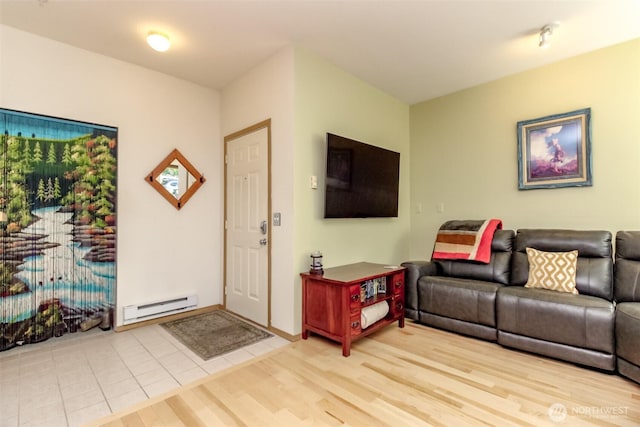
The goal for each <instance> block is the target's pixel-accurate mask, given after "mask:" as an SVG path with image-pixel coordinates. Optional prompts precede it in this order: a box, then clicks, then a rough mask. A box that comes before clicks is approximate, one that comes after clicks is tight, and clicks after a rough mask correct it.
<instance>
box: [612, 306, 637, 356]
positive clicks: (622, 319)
mask: <svg viewBox="0 0 640 427" xmlns="http://www.w3.org/2000/svg"><path fill="white" fill-rule="evenodd" d="M616 351H617V354H618V356H619V357H621V358H623V359H625V360H626V361H628V362H631V363H633V364H635V365H637V366H640V302H623V303H620V304H618V305H617V307H616Z"/></svg>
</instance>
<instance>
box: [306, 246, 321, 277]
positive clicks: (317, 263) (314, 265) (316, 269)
mask: <svg viewBox="0 0 640 427" xmlns="http://www.w3.org/2000/svg"><path fill="white" fill-rule="evenodd" d="M309 273H311V274H323V273H324V270H323V269H322V253H321V252H320V251H315V252H312V253H311V269H310V270H309Z"/></svg>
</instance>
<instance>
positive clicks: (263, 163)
mask: <svg viewBox="0 0 640 427" xmlns="http://www.w3.org/2000/svg"><path fill="white" fill-rule="evenodd" d="M270 126H271V123H270V121H269V120H267V121H265V122H262V123H259V124H257V125H255V126H252V127H250V128H247V129H244V130H242V131H240V132H236V133H234V134H232V135H229V136H227V137H225V139H224V141H225V163H226V164H225V186H226V189H225V194H226V196H225V260H226V261H225V279H226V283H225V286H226V288H225V292H226V294H225V305H226V308H227V310H229V311H231V312H234V313H236V314H238V315H240V316H242V317H244V318H247V319H250V320H252V321H254V322H256V323H258V324H260V325H263V326H269V277H270V274H269V268H270V266H269V251H270V231H271V227H270V223H269V215H270V206H269V138H270V129H271V127H270Z"/></svg>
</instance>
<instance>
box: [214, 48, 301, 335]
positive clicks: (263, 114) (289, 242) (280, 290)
mask: <svg viewBox="0 0 640 427" xmlns="http://www.w3.org/2000/svg"><path fill="white" fill-rule="evenodd" d="M293 56H294V52H293V49H292V48H285V49H283V50H282V51H280V52H278V53H277V54H275V55H274V56H272V57H271V58H269V59H268V60H266V61H265V62H264V63H262V64H260V65H259V66H258V67H256V68H255V69H253V70H251V71H250V72H248V73H247V74H245V75H244V76H241V77H239V78H238V79H236V81H234V82H233V83H231V84H230V85H228V86H227V87H226V88H225V89H224V90H223V91H222V118H223V120H222V122H223V128H222V132H223V135H229V134H231V133H233V132H237V131H239V130H242V129H245V128H247V127H249V126H251V125H253V124H256V123H258V122H261V121H263V120H266V119H271V209H272V211H273V212H280V213H281V215H282V222H281V223H282V225H281V226H280V227H272V228H271V236H270V238H271V326H272V327H274V328H277V329H279V330H281V331H284V332H286V333H289V334H293V333H294V332H295V331H298V332H299V329H300V327H299V323H300V322H299V320H298V319H296V318H295V317H294V307H295V305H296V304H298V301H295V300H294V294H293V290H292V286H293V284H292V274H293V272H292V270H293V265H292V263H291V260H292V259H293V233H294V229H295V223H294V208H293V182H294V179H295V177H294V175H293V167H292V164H293V159H294V154H293V153H294V140H293V122H294V110H293V86H294V74H293ZM222 178H223V177H222V175H221V179H222ZM221 215H222V212H221ZM296 322H297V323H296Z"/></svg>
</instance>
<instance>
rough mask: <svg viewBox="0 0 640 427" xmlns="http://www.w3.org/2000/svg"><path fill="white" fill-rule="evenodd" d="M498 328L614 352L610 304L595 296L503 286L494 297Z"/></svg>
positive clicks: (612, 318) (552, 340)
mask: <svg viewBox="0 0 640 427" xmlns="http://www.w3.org/2000/svg"><path fill="white" fill-rule="evenodd" d="M496 314H497V325H498V330H500V331H506V332H510V333H513V334H518V335H523V336H527V337H532V338H537V339H540V340H545V341H550V342H555V343H560V344H566V345H570V346H574V347H581V348H586V349H591V350H597V351H601V352H605V353H609V354H614V351H615V344H614V322H615V307H614V304H613V303H611V302H609V301H607V300H605V299H603V298H598V297H592V296H588V295H573V294H568V293H562V292H556V291H550V290H546V289H531V288H523V287H519V286H511V287H504V288H501V289H500V290H499V291H498V295H497V301H496Z"/></svg>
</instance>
